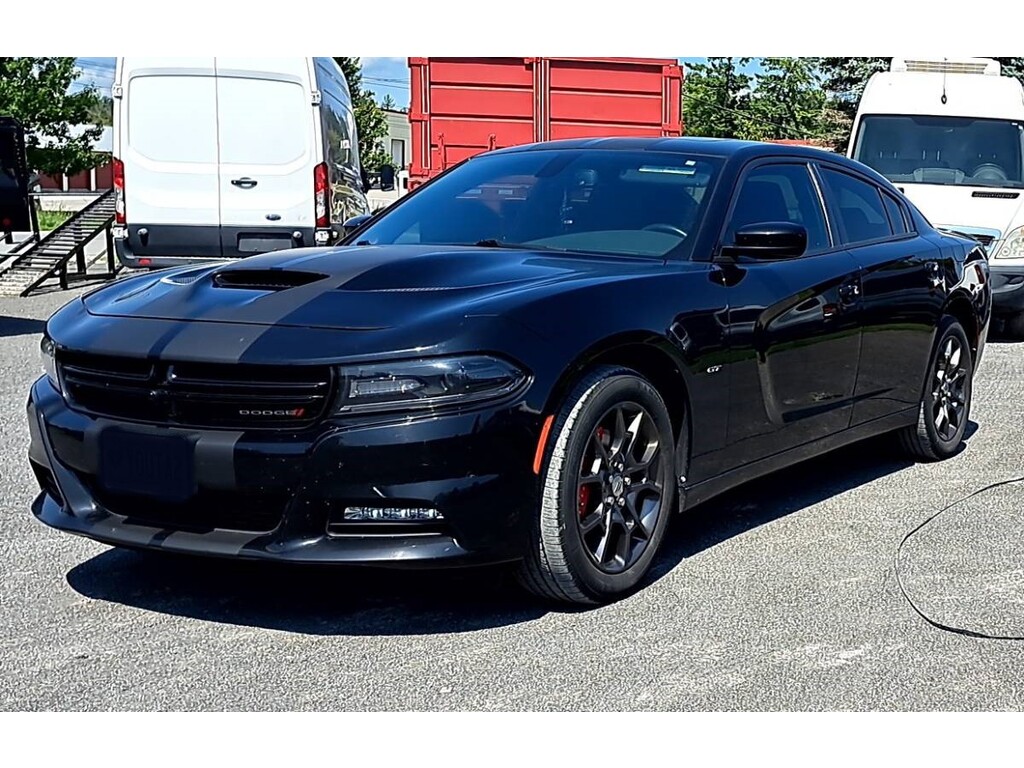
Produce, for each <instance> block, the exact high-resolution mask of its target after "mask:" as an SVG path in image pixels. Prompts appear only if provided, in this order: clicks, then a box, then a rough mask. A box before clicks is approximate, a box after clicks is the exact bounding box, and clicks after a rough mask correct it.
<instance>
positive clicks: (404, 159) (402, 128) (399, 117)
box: [384, 109, 412, 171]
mask: <svg viewBox="0 0 1024 768" xmlns="http://www.w3.org/2000/svg"><path fill="white" fill-rule="evenodd" d="M384 113H385V115H386V116H387V119H388V135H387V137H386V138H385V142H386V143H385V147H386V148H387V150H388V152H389V153H390V154H391V163H392V165H394V166H395V170H396V171H401V170H404V169H407V168H408V167H409V145H410V142H411V141H412V129H411V128H410V127H409V113H408V112H399V111H397V110H392V109H386V110H384Z"/></svg>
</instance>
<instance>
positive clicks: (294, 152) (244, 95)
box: [217, 77, 313, 165]
mask: <svg viewBox="0 0 1024 768" xmlns="http://www.w3.org/2000/svg"><path fill="white" fill-rule="evenodd" d="M217 102H218V105H219V110H218V111H219V114H220V121H219V124H218V126H219V130H220V159H221V162H222V163H228V164H238V165H249V164H252V165H287V164H289V163H294V162H296V161H298V160H301V159H302V158H303V157H305V156H306V155H307V153H308V152H309V148H310V145H311V144H312V141H311V139H312V132H313V107H312V105H311V104H310V103H309V98H308V95H307V94H306V92H305V90H304V89H303V88H302V86H301V85H299V84H298V83H291V82H286V81H283V80H258V79H250V78H240V77H220V78H218V84H217Z"/></svg>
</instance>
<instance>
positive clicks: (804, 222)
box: [725, 164, 831, 253]
mask: <svg viewBox="0 0 1024 768" xmlns="http://www.w3.org/2000/svg"><path fill="white" fill-rule="evenodd" d="M774 221H788V222H791V223H793V224H800V225H801V226H803V227H804V229H806V230H807V252H808V253H817V252H820V251H824V250H827V249H828V248H829V247H831V243H830V242H829V237H828V228H827V227H826V226H825V214H824V213H823V212H822V210H821V201H820V200H819V199H818V192H817V190H816V189H815V188H814V183H813V182H812V181H811V176H810V173H809V171H808V169H807V166H806V165H801V164H791V165H763V166H760V167H759V168H755V169H754V170H753V171H751V172H750V173H749V174H747V176H746V178H745V179H743V182H742V186H741V187H740V191H739V195H738V196H737V198H736V205H735V207H734V208H733V211H732V218H731V219H730V220H729V227H728V229H727V230H726V234H725V242H726V243H732V242H734V241H735V238H736V231H737V230H738V229H741V228H743V227H745V226H747V225H749V224H763V223H766V222H774Z"/></svg>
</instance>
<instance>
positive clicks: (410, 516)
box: [345, 507, 444, 523]
mask: <svg viewBox="0 0 1024 768" xmlns="http://www.w3.org/2000/svg"><path fill="white" fill-rule="evenodd" d="M345 519H346V520H349V521H351V522H358V523H372V522H380V523H410V522H417V521H421V520H444V516H443V515H442V514H441V512H440V511H439V510H436V509H429V508H426V507H346V508H345Z"/></svg>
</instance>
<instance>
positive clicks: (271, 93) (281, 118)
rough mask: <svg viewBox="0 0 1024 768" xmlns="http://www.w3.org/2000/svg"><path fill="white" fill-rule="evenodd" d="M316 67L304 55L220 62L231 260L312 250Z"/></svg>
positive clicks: (226, 243)
mask: <svg viewBox="0 0 1024 768" xmlns="http://www.w3.org/2000/svg"><path fill="white" fill-rule="evenodd" d="M268 61H269V62H272V63H273V67H274V71H272V72H271V71H267V70H268V65H267V62H268ZM309 67H310V64H309V62H308V60H307V59H305V58H298V57H296V58H289V59H255V58H241V57H218V58H217V60H216V70H217V105H218V107H217V115H218V129H219V135H218V146H219V151H220V176H219V187H220V223H221V242H222V246H223V252H224V255H225V256H239V255H241V256H245V255H248V254H251V253H256V252H262V251H268V250H275V249H278V248H289V247H291V246H293V245H313V228H314V224H315V218H314V204H313V168H314V166H315V165H316V163H317V154H318V153H317V152H316V151H315V147H316V142H317V140H318V136H317V130H316V126H317V122H316V120H315V117H316V114H317V113H316V107H315V106H314V105H313V100H312V98H313V97H312V90H311V87H310V83H311V82H315V81H314V80H313V79H312V78H313V73H312V72H311V71H310V69H309ZM296 231H298V232H300V233H301V234H302V238H301V239H293V237H292V233H294V232H296Z"/></svg>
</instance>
